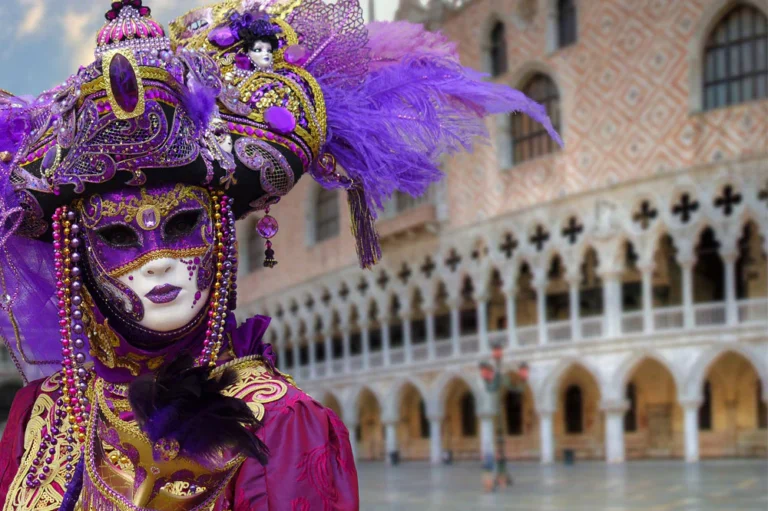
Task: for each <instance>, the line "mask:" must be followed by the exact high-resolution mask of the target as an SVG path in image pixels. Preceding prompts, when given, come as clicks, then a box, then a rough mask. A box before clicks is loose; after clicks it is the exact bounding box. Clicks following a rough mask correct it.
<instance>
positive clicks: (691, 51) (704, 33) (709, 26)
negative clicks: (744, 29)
mask: <svg viewBox="0 0 768 511" xmlns="http://www.w3.org/2000/svg"><path fill="white" fill-rule="evenodd" d="M739 3H741V4H747V5H752V6H754V7H756V8H757V9H759V10H760V11H762V12H763V14H765V15H766V16H768V0H740V1H737V0H711V1H710V2H706V5H705V7H704V11H703V12H702V14H701V18H699V22H698V26H697V27H696V31H695V33H694V35H693V37H692V38H691V40H690V42H689V43H688V110H689V111H690V112H691V113H696V112H701V111H702V110H703V109H704V106H703V105H704V91H703V86H702V80H701V77H702V73H703V69H704V45H705V44H706V41H707V37H708V36H709V33H710V32H711V31H712V30H713V29H714V28H715V26H716V25H717V24H718V23H719V22H720V20H721V18H722V17H723V16H724V15H725V14H726V13H727V12H728V11H729V10H731V9H732V8H733V7H734V6H736V5H737V4H739Z"/></svg>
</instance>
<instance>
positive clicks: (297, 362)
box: [293, 343, 301, 377]
mask: <svg viewBox="0 0 768 511" xmlns="http://www.w3.org/2000/svg"><path fill="white" fill-rule="evenodd" d="M299 367H301V346H299V343H294V345H293V375H294V376H297V377H298V376H299V373H300V371H299Z"/></svg>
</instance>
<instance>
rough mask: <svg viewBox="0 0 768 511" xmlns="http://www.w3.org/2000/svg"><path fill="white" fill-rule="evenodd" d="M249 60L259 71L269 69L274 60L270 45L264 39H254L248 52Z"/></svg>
mask: <svg viewBox="0 0 768 511" xmlns="http://www.w3.org/2000/svg"><path fill="white" fill-rule="evenodd" d="M248 56H249V57H251V61H252V62H253V64H254V65H255V66H256V67H257V68H258V69H259V70H260V71H271V70H272V63H273V61H274V59H273V56H272V45H271V44H269V43H268V42H266V41H256V42H255V43H254V44H253V47H252V48H251V51H249V52H248Z"/></svg>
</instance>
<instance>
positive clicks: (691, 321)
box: [680, 260, 695, 328]
mask: <svg viewBox="0 0 768 511" xmlns="http://www.w3.org/2000/svg"><path fill="white" fill-rule="evenodd" d="M693 265H694V261H693V260H685V261H680V268H681V270H682V273H683V279H682V280H683V282H682V284H683V326H684V327H685V328H693V327H694V326H695V316H694V314H693Z"/></svg>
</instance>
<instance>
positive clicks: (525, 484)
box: [358, 459, 768, 511]
mask: <svg viewBox="0 0 768 511" xmlns="http://www.w3.org/2000/svg"><path fill="white" fill-rule="evenodd" d="M358 471H359V473H360V500H361V506H360V509H361V510H362V511H454V510H461V511H484V510H491V509H493V510H513V511H560V510H568V511H715V510H717V511H745V510H750V511H767V510H768V460H765V459H763V460H713V461H703V462H700V463H698V464H694V465H690V466H687V465H686V464H685V463H683V462H681V461H633V462H630V463H627V464H626V465H624V466H618V465H606V464H605V463H599V462H594V463H586V462H582V463H577V464H576V465H574V466H570V467H566V466H563V465H562V464H560V465H553V466H541V465H538V464H536V463H517V464H514V465H513V466H512V470H511V473H512V476H513V478H514V481H515V484H514V486H513V487H512V488H507V489H506V490H504V491H503V493H498V494H485V493H483V492H482V491H481V471H480V468H479V466H478V465H477V464H474V463H460V464H457V465H453V466H447V467H446V466H441V467H435V468H433V467H431V466H430V465H429V464H427V463H404V464H402V465H400V466H397V467H388V466H385V465H383V464H381V463H360V465H359V466H358Z"/></svg>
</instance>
